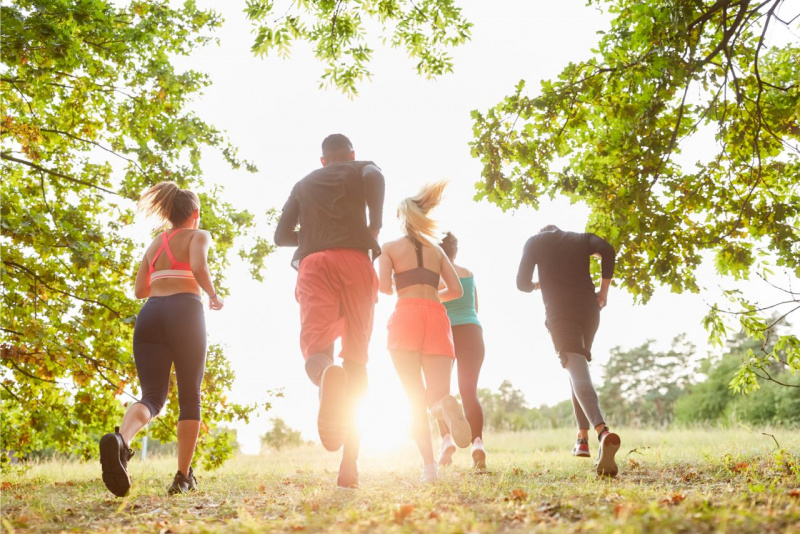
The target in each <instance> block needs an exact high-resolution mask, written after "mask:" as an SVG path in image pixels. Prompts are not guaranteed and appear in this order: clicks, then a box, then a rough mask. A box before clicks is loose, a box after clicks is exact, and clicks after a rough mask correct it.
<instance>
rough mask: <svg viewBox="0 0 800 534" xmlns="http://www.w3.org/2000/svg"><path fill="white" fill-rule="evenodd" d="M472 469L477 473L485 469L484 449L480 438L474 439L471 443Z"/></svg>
mask: <svg viewBox="0 0 800 534" xmlns="http://www.w3.org/2000/svg"><path fill="white" fill-rule="evenodd" d="M472 468H473V469H477V470H478V471H483V470H484V469H486V449H484V448H483V440H482V439H481V438H475V440H474V441H473V442H472Z"/></svg>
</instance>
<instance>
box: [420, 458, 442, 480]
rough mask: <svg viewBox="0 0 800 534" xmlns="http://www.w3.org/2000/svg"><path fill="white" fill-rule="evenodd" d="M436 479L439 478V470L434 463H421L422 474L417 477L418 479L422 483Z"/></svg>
mask: <svg viewBox="0 0 800 534" xmlns="http://www.w3.org/2000/svg"><path fill="white" fill-rule="evenodd" d="M437 480H439V470H438V469H437V468H436V463H432V464H428V465H423V466H422V476H420V477H419V481H420V482H422V483H423V484H431V483H433V482H436V481H437Z"/></svg>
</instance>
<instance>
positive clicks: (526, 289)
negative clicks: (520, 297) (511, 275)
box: [517, 278, 533, 293]
mask: <svg viewBox="0 0 800 534" xmlns="http://www.w3.org/2000/svg"><path fill="white" fill-rule="evenodd" d="M517 289H519V290H520V291H522V292H523V293H532V292H533V283H532V282H530V281H525V280H521V279H519V278H517Z"/></svg>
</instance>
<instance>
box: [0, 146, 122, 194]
mask: <svg viewBox="0 0 800 534" xmlns="http://www.w3.org/2000/svg"><path fill="white" fill-rule="evenodd" d="M0 158H2V159H4V160H7V161H13V162H15V163H21V164H22V165H27V166H28V167H31V168H33V169H36V170H37V171H42V172H46V173H47V174H49V175H51V176H57V177H59V178H63V179H64V180H67V181H69V182H73V183H76V184H80V185H85V186H87V187H93V188H95V189H99V190H100V191H103V192H104V193H109V194H111V195H117V196H121V195H120V194H119V193H115V192H114V191H111V190H110V189H106V188H105V187H101V186H99V185H96V184H93V183H91V182H87V181H84V180H81V179H79V178H74V177H72V176H69V175H68V174H64V173H62V172H58V171H54V170H52V169H47V168H45V167H42V166H41V165H37V164H36V163H33V162H32V161H26V160H24V159H19V158H15V157H14V156H11V155H9V154H8V152H3V153H0Z"/></svg>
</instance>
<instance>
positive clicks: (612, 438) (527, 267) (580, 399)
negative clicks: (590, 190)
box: [517, 225, 620, 477]
mask: <svg viewBox="0 0 800 534" xmlns="http://www.w3.org/2000/svg"><path fill="white" fill-rule="evenodd" d="M592 256H599V257H600V259H601V271H602V280H601V282H600V290H599V291H597V293H595V285H594V282H592V278H591V275H590V273H589V259H590V258H591V257H592ZM615 256H616V253H615V252H614V248H613V247H612V246H611V245H609V244H608V243H607V242H606V241H605V240H603V239H601V238H600V237H598V236H596V235H595V234H589V233H586V234H579V233H575V232H564V231H562V230H559V229H558V227H556V226H554V225H548V226H545V227H544V228H542V229H541V230H540V231H539V233H538V234H536V235H535V236H533V237H531V238H530V239H528V241H527V242H526V243H525V248H524V250H523V254H522V261H521V262H520V264H519V271H518V272H517V288H519V290H520V291H525V292H528V293H530V292H532V291H534V290H536V289H541V290H542V300H543V301H544V307H545V317H546V321H545V325H546V326H547V329H548V330H549V331H550V336H551V338H552V339H553V345H554V346H555V350H556V353H558V356H559V358H560V359H561V365H562V366H563V367H564V368H565V369H566V370H567V372H568V373H569V379H570V384H571V387H572V406H573V408H574V411H575V419H576V420H577V423H578V440H577V442H576V443H575V448H574V449H573V451H572V454H573V455H575V456H585V457H588V456H589V446H588V438H589V428H590V427H593V428H594V429H595V431H596V432H597V439H598V441H599V442H600V451H599V459H598V462H597V466H596V467H597V474H598V475H605V476H611V477H613V476H616V475H617V463H616V461H615V460H614V456H615V455H616V453H617V451H618V450H619V446H620V439H619V436H618V435H617V434H614V433H613V432H611V431H609V429H608V427H607V426H606V423H605V418H604V417H603V413H602V412H601V411H600V403H599V401H598V398H597V392H596V391H595V389H594V386H593V385H592V378H591V376H589V362H590V361H591V359H592V352H591V350H592V341H593V340H594V336H595V333H596V332H597V327H598V326H599V324H600V310H601V309H602V308H604V307H605V306H606V303H607V301H608V288H609V286H610V285H611V278H612V277H613V276H614V261H615ZM534 268H538V273H539V281H538V282H533V271H534Z"/></svg>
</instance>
